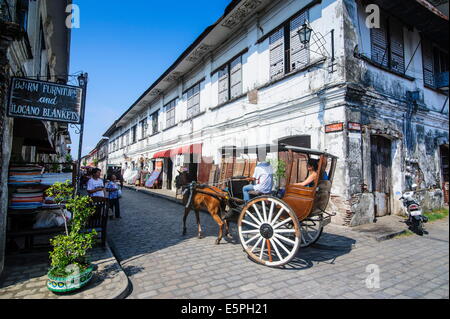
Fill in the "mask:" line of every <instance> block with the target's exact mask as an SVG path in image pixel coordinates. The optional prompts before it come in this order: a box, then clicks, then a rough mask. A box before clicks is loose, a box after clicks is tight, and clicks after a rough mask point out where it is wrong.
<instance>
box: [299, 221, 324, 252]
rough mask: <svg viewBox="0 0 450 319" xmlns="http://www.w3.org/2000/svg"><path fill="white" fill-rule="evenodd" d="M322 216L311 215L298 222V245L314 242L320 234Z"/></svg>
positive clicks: (309, 244) (303, 245)
mask: <svg viewBox="0 0 450 319" xmlns="http://www.w3.org/2000/svg"><path fill="white" fill-rule="evenodd" d="M322 230H323V217H322V216H321V215H317V216H312V217H309V218H308V219H305V220H303V221H301V222H300V232H301V237H302V240H301V243H300V247H302V248H304V247H308V246H311V245H312V244H314V243H315V242H316V241H317V240H318V239H319V237H320V235H322Z"/></svg>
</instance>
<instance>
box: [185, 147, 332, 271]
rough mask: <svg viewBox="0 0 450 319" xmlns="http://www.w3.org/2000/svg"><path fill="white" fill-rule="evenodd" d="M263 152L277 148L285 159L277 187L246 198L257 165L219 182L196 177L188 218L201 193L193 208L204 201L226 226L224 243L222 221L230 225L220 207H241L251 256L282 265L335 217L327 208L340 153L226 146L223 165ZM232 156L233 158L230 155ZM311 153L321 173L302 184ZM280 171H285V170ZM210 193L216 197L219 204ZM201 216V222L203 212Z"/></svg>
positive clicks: (277, 157)
mask: <svg viewBox="0 0 450 319" xmlns="http://www.w3.org/2000/svg"><path fill="white" fill-rule="evenodd" d="M259 152H265V153H266V154H271V155H273V159H275V160H276V161H282V162H283V163H284V164H285V165H283V172H284V174H283V175H284V176H283V177H281V178H279V180H278V181H277V182H278V185H277V190H275V191H272V192H270V193H265V194H261V193H253V194H252V195H253V198H251V199H250V200H249V201H248V202H245V201H243V199H242V198H241V196H240V195H241V193H240V190H241V189H242V183H243V182H244V183H248V182H246V181H248V177H250V175H251V169H248V170H247V171H246V172H247V174H246V175H247V176H238V177H236V176H231V177H227V178H226V179H224V180H221V181H220V182H219V185H218V186H219V187H215V186H211V185H199V184H195V183H193V184H190V188H189V189H190V190H191V191H190V192H186V199H187V200H185V203H186V210H187V211H186V212H185V218H186V216H187V213H188V212H189V211H188V210H190V208H191V207H192V203H193V195H197V196H196V198H195V200H196V201H195V202H194V204H195V205H196V206H197V207H195V205H194V207H193V208H194V209H195V210H196V212H197V211H198V208H199V207H200V206H201V205H202V204H203V205H202V206H207V207H206V208H208V211H209V213H210V214H211V215H212V216H213V218H214V219H215V220H216V222H218V224H219V227H220V231H219V238H218V241H217V243H218V242H220V239H221V238H222V226H223V225H225V226H226V227H227V229H226V230H227V231H228V223H227V221H225V222H221V219H220V218H217V215H218V214H220V212H219V211H220V210H224V208H225V207H226V209H225V210H232V211H233V212H235V213H236V220H235V221H236V222H237V226H238V234H239V239H240V242H241V245H242V247H243V249H244V250H245V251H246V252H247V254H248V255H249V257H250V258H251V259H253V260H254V261H256V262H258V263H261V264H264V265H267V266H273V267H275V266H282V265H285V264H286V263H288V262H290V261H291V260H292V259H293V258H294V256H295V255H296V253H297V251H298V249H299V248H300V247H307V246H310V245H311V244H313V243H315V242H316V241H317V240H318V239H319V237H320V235H321V234H322V230H323V227H324V226H325V225H327V224H328V223H329V222H330V220H331V216H332V213H328V212H326V211H325V209H326V207H327V205H328V201H329V198H330V191H331V185H332V181H333V177H334V171H335V168H336V161H337V157H336V156H334V155H331V154H328V153H326V152H321V151H316V150H311V149H307V148H301V147H296V146H291V145H286V144H280V145H262V146H255V147H241V148H236V147H224V148H222V154H223V161H222V167H221V168H220V169H221V171H222V172H224V171H226V170H227V167H225V166H226V164H225V163H227V162H228V163H230V162H231V163H233V161H234V160H235V159H236V158H238V157H242V156H248V157H249V155H250V154H252V153H253V154H257V153H259ZM227 157H229V158H231V161H230V160H228V161H227V160H226V159H227ZM309 159H316V160H317V163H318V165H317V174H316V178H315V179H314V180H313V182H312V183H311V185H309V186H310V187H307V186H300V185H299V184H300V182H301V180H302V179H303V180H304V179H305V177H306V175H307V173H306V172H305V168H306V163H307V162H308V160H309ZM248 163H249V162H248ZM277 168H278V167H277ZM276 170H277V169H276ZM275 173H279V170H278V171H277V172H275ZM188 197H189V198H188ZM208 198H209V199H211V198H214V199H215V202H216V203H217V205H214V202H211V201H210V200H209V199H208ZM206 204H207V205H206ZM197 214H198V212H197ZM228 215H229V214H228ZM197 221H198V223H199V219H198V215H197ZM200 233H201V227H200V225H199V234H200Z"/></svg>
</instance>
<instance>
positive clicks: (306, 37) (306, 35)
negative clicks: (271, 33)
mask: <svg viewBox="0 0 450 319" xmlns="http://www.w3.org/2000/svg"><path fill="white" fill-rule="evenodd" d="M297 33H298V35H299V37H300V43H302V44H308V43H309V41H310V40H311V33H312V29H311V28H310V27H308V25H307V24H306V22H305V23H303V25H302V26H301V28H300V29H299V30H298V31H297Z"/></svg>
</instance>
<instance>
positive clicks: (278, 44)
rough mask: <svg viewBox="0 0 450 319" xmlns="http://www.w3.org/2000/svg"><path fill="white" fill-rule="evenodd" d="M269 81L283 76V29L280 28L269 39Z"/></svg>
mask: <svg viewBox="0 0 450 319" xmlns="http://www.w3.org/2000/svg"><path fill="white" fill-rule="evenodd" d="M269 45H270V79H271V80H272V79H276V78H278V77H280V76H282V75H284V28H283V27H281V28H280V29H278V30H277V31H275V32H274V33H273V34H272V35H271V36H270V37H269Z"/></svg>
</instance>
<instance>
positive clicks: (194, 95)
mask: <svg viewBox="0 0 450 319" xmlns="http://www.w3.org/2000/svg"><path fill="white" fill-rule="evenodd" d="M198 113H200V83H198V84H196V85H194V86H193V87H192V88H191V89H189V90H188V91H187V117H188V118H191V117H193V116H195V115H197V114H198Z"/></svg>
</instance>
